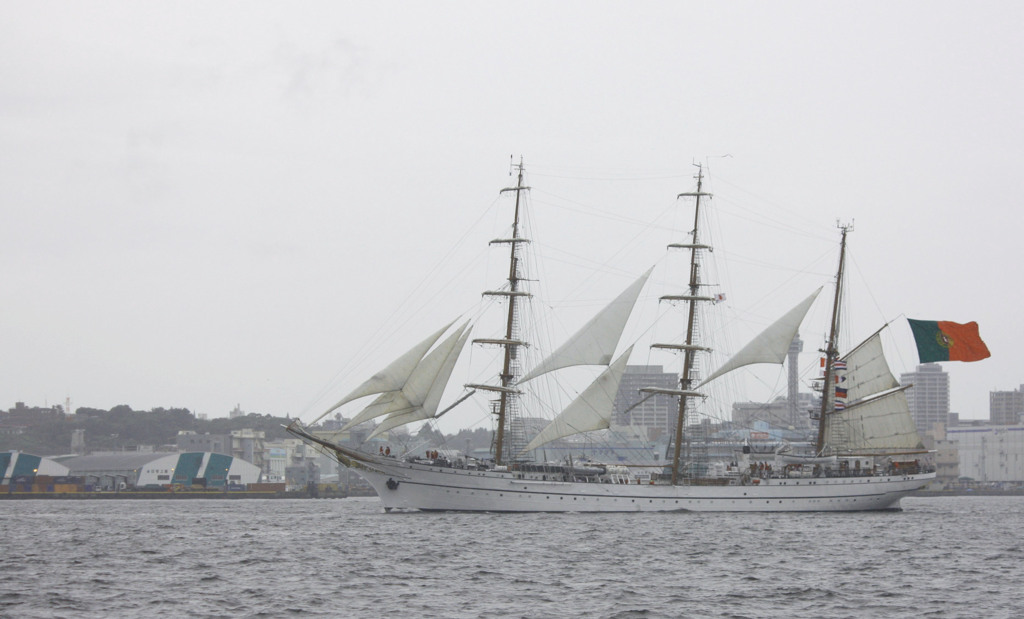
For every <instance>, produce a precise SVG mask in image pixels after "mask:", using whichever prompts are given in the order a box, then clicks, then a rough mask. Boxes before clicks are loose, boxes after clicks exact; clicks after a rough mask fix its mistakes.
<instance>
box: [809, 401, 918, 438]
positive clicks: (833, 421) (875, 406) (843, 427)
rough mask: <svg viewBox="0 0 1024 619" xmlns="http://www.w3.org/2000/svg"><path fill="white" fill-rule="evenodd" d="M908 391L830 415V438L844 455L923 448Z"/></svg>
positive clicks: (828, 433) (828, 432) (828, 434)
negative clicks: (911, 414)
mask: <svg viewBox="0 0 1024 619" xmlns="http://www.w3.org/2000/svg"><path fill="white" fill-rule="evenodd" d="M904 391H905V389H899V390H896V391H892V392H889V393H886V394H883V395H881V396H879V397H877V398H873V399H869V400H864V401H862V402H861V403H859V404H853V405H852V406H848V407H846V408H845V409H843V410H838V411H835V412H832V413H830V414H828V415H827V416H826V420H827V422H828V428H827V431H826V436H827V437H828V440H829V441H830V443H831V445H830V446H831V447H833V448H834V449H836V450H839V451H842V452H876V451H879V450H899V449H902V450H908V449H921V448H922V444H921V438H920V437H919V436H918V434H917V428H916V427H915V426H914V420H913V418H912V417H911V416H910V407H909V406H908V405H907V396H906V394H905V393H904Z"/></svg>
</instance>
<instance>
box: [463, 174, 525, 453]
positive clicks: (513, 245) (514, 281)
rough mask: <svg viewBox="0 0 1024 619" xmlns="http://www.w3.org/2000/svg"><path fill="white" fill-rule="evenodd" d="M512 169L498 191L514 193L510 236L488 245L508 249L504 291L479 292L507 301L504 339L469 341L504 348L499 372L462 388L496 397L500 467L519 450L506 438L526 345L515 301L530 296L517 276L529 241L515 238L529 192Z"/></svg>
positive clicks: (517, 394)
mask: <svg viewBox="0 0 1024 619" xmlns="http://www.w3.org/2000/svg"><path fill="white" fill-rule="evenodd" d="M515 168H516V169H517V170H518V178H517V181H516V185H515V187H506V188H504V189H502V190H501V193H509V192H515V195H516V201H515V210H514V214H513V217H512V236H511V238H507V239H495V240H493V241H491V243H490V244H491V245H499V244H500V245H506V244H507V245H508V246H509V269H508V288H507V290H487V291H485V292H484V293H483V294H484V296H495V297H504V298H505V299H507V301H508V314H507V317H506V320H505V337H504V338H503V339H477V340H473V343H474V344H482V345H496V346H501V347H503V348H504V349H505V354H504V360H503V362H502V368H501V373H500V374H499V375H498V382H499V384H498V385H478V384H474V385H466V387H470V388H475V389H483V390H485V391H493V392H496V393H497V394H498V400H497V402H496V407H495V411H494V413H495V415H496V417H497V421H496V423H497V429H496V432H495V438H494V463H495V464H496V465H501V464H503V463H505V462H507V461H508V460H511V459H512V456H513V455H514V454H515V453H517V447H520V448H521V447H522V445H519V446H516V445H513V444H511V443H512V442H513V441H510V440H509V437H508V436H506V433H507V429H508V428H509V427H510V426H511V425H512V421H513V418H514V417H515V415H516V412H517V410H518V407H517V405H518V396H519V394H520V391H519V390H518V389H516V388H515V387H513V385H514V384H515V382H516V378H517V376H518V371H519V363H518V351H519V347H521V346H526V345H527V344H526V342H524V341H521V340H520V339H519V310H520V308H519V299H520V298H523V297H529V296H530V294H529V293H528V292H526V291H524V290H521V289H520V283H521V282H522V281H523V278H522V277H520V273H519V269H520V255H519V246H520V245H521V244H524V243H529V242H530V241H529V239H526V238H522V237H520V236H519V233H520V229H519V228H520V222H519V219H520V208H521V205H522V195H523V192H524V191H527V190H529V187H526V186H525V185H523V169H524V168H523V162H522V159H520V161H519V163H518V164H517V165H516V166H515Z"/></svg>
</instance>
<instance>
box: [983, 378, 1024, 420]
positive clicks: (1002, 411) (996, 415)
mask: <svg viewBox="0 0 1024 619" xmlns="http://www.w3.org/2000/svg"><path fill="white" fill-rule="evenodd" d="M1021 413H1024V385H1021V386H1020V389H1014V390H1013V391H990V392H989V393H988V420H989V422H991V423H993V424H995V425H1001V426H1012V425H1016V424H1018V423H1020V422H1021Z"/></svg>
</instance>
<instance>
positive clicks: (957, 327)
mask: <svg viewBox="0 0 1024 619" xmlns="http://www.w3.org/2000/svg"><path fill="white" fill-rule="evenodd" d="M907 322H909V323H910V330H911V331H913V332H914V341H915V342H917V356H918V357H919V358H920V359H921V363H931V362H932V361H981V360H982V359H987V358H988V357H990V356H992V353H990V352H989V351H988V346H985V342H983V341H981V336H980V335H978V323H976V322H969V323H967V324H965V325H962V324H959V323H956V322H947V321H944V320H939V321H935V320H914V319H912V318H907Z"/></svg>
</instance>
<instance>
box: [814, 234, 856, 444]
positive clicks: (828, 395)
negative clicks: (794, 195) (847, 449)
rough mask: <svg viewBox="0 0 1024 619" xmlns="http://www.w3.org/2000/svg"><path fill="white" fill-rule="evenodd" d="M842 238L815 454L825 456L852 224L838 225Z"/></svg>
mask: <svg viewBox="0 0 1024 619" xmlns="http://www.w3.org/2000/svg"><path fill="white" fill-rule="evenodd" d="M837 226H838V228H839V229H840V230H841V233H842V237H841V240H840V242H839V268H838V269H837V271H836V294H835V297H834V298H833V300H832V325H831V327H830V328H829V335H828V342H826V344H825V349H824V350H822V351H821V352H823V353H824V354H825V378H824V387H823V388H822V393H821V414H820V415H819V416H818V440H817V441H816V442H815V447H814V450H815V453H817V454H818V455H823V451H824V450H825V428H826V427H827V421H826V420H825V416H826V415H830V414H832V412H833V410H834V408H835V384H834V383H835V376H836V371H835V362H836V359H837V358H838V357H839V344H838V341H837V339H838V337H839V306H840V303H841V301H842V297H843V275H844V273H845V269H846V233H847V232H851V231H852V230H853V225H851V224H843V225H839V224H837Z"/></svg>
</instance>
